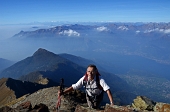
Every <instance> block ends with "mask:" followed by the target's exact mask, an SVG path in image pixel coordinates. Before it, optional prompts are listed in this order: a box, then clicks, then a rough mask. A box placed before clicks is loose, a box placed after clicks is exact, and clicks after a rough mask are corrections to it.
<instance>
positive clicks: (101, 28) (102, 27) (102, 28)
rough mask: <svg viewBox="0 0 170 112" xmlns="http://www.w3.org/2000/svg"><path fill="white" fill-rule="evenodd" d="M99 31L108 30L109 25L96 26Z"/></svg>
mask: <svg viewBox="0 0 170 112" xmlns="http://www.w3.org/2000/svg"><path fill="white" fill-rule="evenodd" d="M96 29H97V30H98V31H108V28H107V27H104V26H101V27H98V28H96Z"/></svg>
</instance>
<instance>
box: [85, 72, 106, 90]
mask: <svg viewBox="0 0 170 112" xmlns="http://www.w3.org/2000/svg"><path fill="white" fill-rule="evenodd" d="M84 76H85V77H84V79H83V86H84V87H85V88H86V84H87V81H88V75H87V74H85V75H84ZM99 76H100V74H99V72H97V74H96V83H97V87H98V88H99V89H100V90H103V87H102V86H101V85H100V79H99Z"/></svg>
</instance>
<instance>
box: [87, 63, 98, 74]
mask: <svg viewBox="0 0 170 112" xmlns="http://www.w3.org/2000/svg"><path fill="white" fill-rule="evenodd" d="M88 67H92V68H93V69H94V70H95V71H96V72H97V73H96V74H97V75H98V76H100V73H99V71H98V69H97V67H96V65H94V64H90V65H89V66H88ZM88 67H87V68H88Z"/></svg>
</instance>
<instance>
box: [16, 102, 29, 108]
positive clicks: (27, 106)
mask: <svg viewBox="0 0 170 112" xmlns="http://www.w3.org/2000/svg"><path fill="white" fill-rule="evenodd" d="M17 109H18V110H21V109H27V110H31V109H32V105H31V102H30V101H27V102H24V103H22V104H20V105H19V106H17Z"/></svg>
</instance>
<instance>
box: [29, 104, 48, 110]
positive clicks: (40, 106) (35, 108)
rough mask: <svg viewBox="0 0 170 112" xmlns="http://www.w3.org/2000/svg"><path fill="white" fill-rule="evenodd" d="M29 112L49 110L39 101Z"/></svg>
mask: <svg viewBox="0 0 170 112" xmlns="http://www.w3.org/2000/svg"><path fill="white" fill-rule="evenodd" d="M31 112H49V109H48V107H47V106H46V105H45V104H42V103H40V104H39V105H35V107H34V108H33V110H32V111H31Z"/></svg>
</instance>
